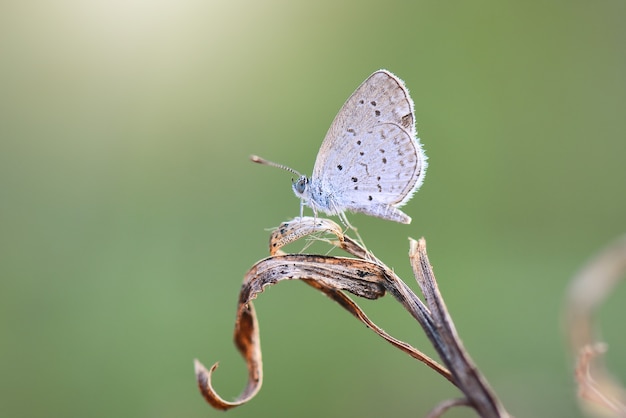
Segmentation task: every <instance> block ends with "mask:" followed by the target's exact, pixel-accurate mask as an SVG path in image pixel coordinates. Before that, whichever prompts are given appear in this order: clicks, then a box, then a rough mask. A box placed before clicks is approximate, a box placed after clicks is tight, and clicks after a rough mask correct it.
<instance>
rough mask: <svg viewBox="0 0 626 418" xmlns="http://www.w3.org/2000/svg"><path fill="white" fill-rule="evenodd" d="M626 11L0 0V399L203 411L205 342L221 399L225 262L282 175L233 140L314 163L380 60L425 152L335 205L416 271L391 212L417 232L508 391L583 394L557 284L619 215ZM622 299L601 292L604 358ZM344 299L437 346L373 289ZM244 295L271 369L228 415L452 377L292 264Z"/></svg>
mask: <svg viewBox="0 0 626 418" xmlns="http://www.w3.org/2000/svg"><path fill="white" fill-rule="evenodd" d="M624 21H626V3H624V2H623V1H622V0H615V1H602V2H594V1H577V0H575V1H554V0H551V1H529V2H500V1H473V2H437V1H412V2H401V1H387V2H380V1H378V2H374V1H347V2H336V1H318V2H290V1H276V0H269V1H263V2H259V1H250V0H242V1H225V0H223V1H222V0H219V1H216V0H214V1H199V0H157V1H147V0H124V1H121V0H113V1H86V0H85V1H79V0H60V1H55V2H45V1H39V2H21V1H11V0H9V1H4V2H2V3H1V5H0V59H1V62H0V63H1V66H0V106H1V108H0V376H1V377H0V416H3V417H44V416H45V417H114V416H120V417H121V416H124V417H126V416H127V417H210V416H221V414H222V413H221V412H218V411H214V410H213V409H211V408H210V407H209V405H207V404H206V403H205V402H204V400H203V399H202V398H201V396H200V394H199V393H198V390H197V388H196V385H195V379H194V374H193V363H192V360H193V359H194V358H195V357H197V358H199V359H200V360H201V361H202V362H204V363H205V364H206V365H207V366H208V365H210V364H212V363H213V362H215V361H220V364H221V366H220V368H219V369H218V370H217V372H216V374H215V381H214V383H215V385H216V387H217V389H218V390H219V391H220V392H221V394H222V395H223V396H224V397H226V398H227V399H232V398H234V397H235V396H236V395H237V394H238V393H239V392H240V391H241V390H242V389H243V387H244V384H245V379H246V371H245V366H244V364H243V362H242V360H241V359H240V357H239V356H238V354H237V352H236V350H235V348H234V346H233V344H232V331H233V323H234V317H235V308H236V302H237V296H238V291H239V287H240V284H241V280H242V278H243V275H244V273H245V272H246V271H247V269H248V268H249V267H250V266H251V265H252V264H253V263H254V262H256V261H257V260H259V259H261V258H263V257H265V256H266V255H267V248H266V246H267V239H268V230H267V229H268V228H270V227H272V226H275V225H277V224H279V223H280V222H281V221H284V220H287V219H289V218H291V217H293V216H296V215H297V214H298V213H299V203H298V201H297V200H296V198H295V197H294V196H293V194H292V192H291V190H290V174H288V173H285V172H281V171H280V170H276V169H272V168H266V167H260V166H257V165H254V164H252V163H250V162H249V161H248V156H249V155H250V154H253V153H255V154H260V155H262V156H264V157H266V158H268V159H272V160H275V161H278V162H280V163H283V164H287V165H289V166H291V167H293V168H295V169H297V170H299V171H301V172H305V173H310V172H311V170H312V167H313V163H314V160H315V156H316V154H317V150H318V148H319V146H320V144H321V142H322V139H323V137H324V134H325V133H326V130H327V128H328V126H329V125H330V123H331V121H332V119H333V117H334V115H335V114H336V112H337V111H338V110H339V108H340V106H341V105H342V104H343V102H344V101H345V100H346V99H347V98H348V96H349V95H350V94H351V93H352V91H353V90H354V89H355V88H356V87H357V86H358V85H359V84H360V83H361V82H362V81H363V80H364V79H365V78H366V77H367V76H368V75H369V74H370V73H372V72H373V71H375V70H377V69H379V68H387V69H389V70H391V71H393V72H394V73H396V74H397V75H398V76H399V77H401V78H402V79H404V80H405V82H406V84H407V86H408V87H409V89H410V91H411V93H412V96H413V99H414V100H415V108H416V115H417V117H416V119H417V122H418V131H419V134H420V137H421V139H422V142H423V143H424V144H425V149H426V152H427V154H428V156H429V159H430V167H429V170H428V173H427V176H426V181H425V183H424V185H423V187H422V189H421V190H420V191H419V192H418V193H417V195H416V196H415V197H414V198H413V200H412V201H411V202H410V203H409V204H408V205H407V206H406V207H405V211H406V212H407V213H408V214H409V215H410V216H412V217H413V223H412V224H411V225H409V226H407V225H399V224H393V223H391V222H385V221H382V220H378V219H370V218H367V217H364V216H359V215H353V216H351V217H350V219H351V221H352V222H353V223H354V224H355V225H357V226H358V227H359V231H360V233H361V235H362V236H363V238H364V239H365V241H366V243H367V244H368V246H369V248H370V249H371V250H373V251H374V252H375V254H376V255H377V256H378V257H379V258H381V259H383V260H384V261H385V262H386V263H387V264H388V265H390V266H393V267H394V268H395V270H396V272H398V274H399V275H400V276H401V277H403V278H405V280H406V281H408V282H409V283H411V285H412V286H413V284H414V281H413V279H412V276H411V273H410V267H409V264H408V260H407V252H408V241H407V237H409V236H412V237H415V238H419V237H421V236H424V237H426V239H427V241H428V248H429V255H430V258H431V262H432V264H433V266H434V269H435V273H436V275H437V278H438V280H439V284H440V287H441V290H442V292H443V295H444V297H445V299H446V302H447V304H448V306H449V308H450V310H451V313H452V315H453V317H454V319H455V321H456V325H457V328H458V330H459V333H460V334H461V337H462V338H463V341H464V343H465V345H466V347H467V349H468V350H469V352H470V353H471V355H472V357H473V358H474V360H475V361H476V362H477V364H478V365H479V367H480V368H481V370H482V371H483V372H484V373H485V375H486V377H487V379H488V380H489V382H490V383H491V385H492V386H493V387H494V389H495V391H496V392H497V394H498V395H499V396H500V397H501V399H502V401H503V402H504V404H505V406H506V407H507V408H508V410H509V411H510V412H511V413H513V414H514V415H515V416H518V417H534V416H551V417H554V416H568V417H575V416H581V414H580V412H578V409H577V405H576V399H575V386H574V383H573V377H572V370H571V369H572V360H571V358H570V357H569V356H568V355H567V353H566V350H565V347H564V342H563V332H562V329H561V309H562V306H563V298H564V294H565V291H566V288H567V283H568V281H569V279H570V277H571V276H572V275H573V274H574V273H575V272H576V271H577V270H578V269H579V268H580V267H581V266H582V265H583V263H584V262H585V261H586V260H588V259H589V258H590V257H591V256H592V255H593V254H595V253H596V252H597V251H599V250H600V249H601V248H602V247H604V246H605V245H606V244H608V243H609V242H611V241H612V240H613V239H615V238H616V237H618V236H619V235H621V234H622V233H624V232H625V230H626V193H625V180H626V163H625V161H626V140H625V134H624V133H625V132H626V117H625V111H626V79H625V75H626V46H625V45H626V25H624ZM309 213H310V212H309ZM297 249H298V248H296V250H297ZM414 287H416V286H414ZM624 298H626V292H624V291H623V290H621V291H620V292H618V294H615V295H613V297H612V298H611V299H610V300H609V302H608V305H606V307H605V308H604V309H603V310H602V312H601V319H602V325H603V327H602V328H603V335H604V337H605V339H606V340H607V341H609V343H610V350H609V353H608V361H609V366H610V367H611V368H612V369H613V370H614V371H615V373H616V374H617V375H618V376H621V377H622V378H625V377H626V357H624V356H623V353H624V352H625V349H626V334H625V333H624V332H623V331H624V328H623V318H624V309H623V301H624ZM359 303H360V304H361V305H362V306H363V307H364V308H365V309H366V311H367V312H368V313H369V314H371V316H372V318H373V319H374V320H375V321H376V322H377V323H378V324H379V325H381V326H382V327H383V328H385V329H386V330H388V331H389V332H391V333H392V334H393V335H395V336H396V337H398V338H401V339H405V340H407V341H409V342H410V343H412V344H414V345H416V346H418V347H420V348H422V349H423V350H424V351H426V352H427V353H431V354H433V351H432V350H431V349H430V348H429V346H428V342H427V341H426V339H425V338H424V337H423V336H422V335H421V330H420V329H419V327H418V326H417V325H416V324H415V323H414V322H413V321H411V320H410V319H409V318H408V315H406V314H405V313H404V312H403V311H402V310H401V308H400V307H399V306H398V305H397V304H396V303H395V302H394V301H393V300H392V299H391V298H389V297H387V298H384V299H382V300H380V301H377V302H362V301H359ZM256 307H257V312H258V315H259V320H260V329H261V341H262V348H263V354H264V365H265V382H264V386H263V388H262V390H261V392H260V394H259V395H258V397H257V398H256V399H254V400H253V401H252V402H251V403H249V404H248V405H246V406H243V407H240V408H237V409H235V410H233V411H231V412H229V413H228V415H229V417H231V418H232V417H293V416H298V417H319V416H325V417H340V416H346V415H348V416H362V417H379V416H383V415H384V416H423V415H424V414H425V413H426V412H427V411H429V410H430V409H431V408H432V407H433V406H434V405H435V404H437V403H438V402H440V401H441V400H443V399H447V398H451V397H457V396H459V393H458V392H457V391H456V390H455V389H454V388H453V387H451V386H450V385H449V384H448V383H447V382H445V381H443V379H441V378H440V377H439V376H438V375H436V374H435V373H433V372H432V371H430V370H429V369H427V368H426V367H424V366H423V365H421V364H418V363H417V362H415V361H413V360H412V359H410V358H409V357H408V356H406V355H404V354H402V353H400V352H398V351H397V350H394V349H393V348H392V347H391V346H389V345H388V344H386V343H385V342H383V341H382V340H380V339H379V338H377V337H376V336H375V335H374V334H372V333H371V332H369V331H368V330H367V329H365V328H364V327H363V326H361V325H360V324H358V323H357V322H356V321H355V320H354V319H353V318H351V317H349V315H347V314H346V313H345V312H344V311H342V310H341V309H340V308H339V307H338V306H336V305H334V304H333V303H332V302H331V301H330V300H328V299H326V298H325V297H323V296H321V295H320V294H317V293H315V292H314V291H313V290H312V289H311V288H309V287H307V286H305V285H303V284H302V283H297V282H289V283H283V284H280V285H279V286H276V287H274V288H272V289H270V290H268V291H266V292H265V293H264V294H263V295H261V297H260V298H259V299H258V300H257V303H256ZM447 416H451V417H466V416H467V417H469V416H474V414H473V413H472V412H471V411H470V410H467V409H459V410H455V411H453V412H451V413H450V414H448V415H447Z"/></svg>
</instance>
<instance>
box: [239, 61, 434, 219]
mask: <svg viewBox="0 0 626 418" xmlns="http://www.w3.org/2000/svg"><path fill="white" fill-rule="evenodd" d="M251 159H252V161H254V162H257V163H260V164H265V165H271V166H275V167H279V168H283V169H285V170H288V171H290V172H292V173H294V174H296V175H297V176H298V177H299V178H298V179H297V180H295V181H294V182H293V184H292V188H293V191H294V193H295V194H296V196H297V197H299V198H300V199H301V207H300V216H302V205H305V204H306V205H308V206H310V207H311V208H312V209H313V211H314V213H315V214H316V215H317V212H318V211H321V212H324V213H326V214H328V215H338V216H339V217H340V219H341V220H342V221H343V222H344V223H345V224H346V225H350V224H349V223H348V220H347V219H346V216H345V211H350V212H360V213H364V214H366V215H370V216H375V217H377V218H382V219H387V220H390V221H395V222H400V223H404V224H408V223H411V218H410V217H409V216H408V215H407V214H405V213H404V212H402V211H401V210H400V209H399V208H400V207H401V206H402V205H404V204H405V203H406V202H408V201H409V200H410V199H411V197H413V194H414V193H415V191H416V190H417V189H418V188H419V187H420V186H421V185H422V183H423V181H424V175H425V173H426V167H427V161H426V155H425V154H424V151H423V149H422V145H421V144H420V142H419V138H417V132H416V130H415V116H414V110H413V101H412V100H411V97H410V96H409V92H408V90H407V88H406V86H405V85H404V83H403V82H402V80H400V79H399V78H398V77H396V76H395V75H393V74H391V73H390V72H389V71H386V70H379V71H376V72H375V73H374V74H372V75H371V76H369V77H368V78H367V79H366V80H365V81H364V82H363V84H361V85H360V86H359V88H357V89H356V91H355V92H354V93H353V94H352V96H350V98H349V99H348V100H347V101H346V103H345V104H344V105H343V106H342V108H341V110H339V113H338V114H337V116H335V120H334V121H333V123H332V125H331V126H330V129H329V130H328V133H327V134H326V138H325V139H324V142H323V143H322V146H321V148H320V150H319V153H318V154H317V159H316V160H315V167H314V168H313V175H312V176H311V178H308V177H306V176H303V175H301V174H300V173H298V172H297V171H295V170H293V169H291V168H289V167H286V166H283V165H279V164H276V163H273V162H271V161H267V160H264V159H262V158H260V157H258V156H252V157H251Z"/></svg>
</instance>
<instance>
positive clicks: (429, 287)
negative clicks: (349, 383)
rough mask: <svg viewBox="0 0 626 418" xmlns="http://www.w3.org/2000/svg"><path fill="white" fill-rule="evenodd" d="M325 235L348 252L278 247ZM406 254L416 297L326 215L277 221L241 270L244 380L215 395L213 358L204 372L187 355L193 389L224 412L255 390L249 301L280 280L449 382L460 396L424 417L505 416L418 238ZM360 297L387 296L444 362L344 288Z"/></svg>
mask: <svg viewBox="0 0 626 418" xmlns="http://www.w3.org/2000/svg"><path fill="white" fill-rule="evenodd" d="M320 234H331V235H332V236H334V238H333V241H330V240H327V242H328V243H329V244H331V245H333V246H336V247H337V248H340V249H342V250H343V251H345V252H346V253H348V254H349V255H350V256H351V257H335V256H329V255H314V254H284V253H283V252H282V250H281V248H282V247H283V246H285V245H287V244H289V243H292V242H294V241H296V240H299V239H301V238H305V237H314V236H319V235H320ZM409 259H410V262H411V266H412V268H413V272H414V275H415V278H416V280H417V282H418V284H419V287H420V289H421V291H422V293H423V295H424V302H423V301H422V300H421V299H420V298H418V297H417V295H416V294H415V293H414V292H413V291H412V290H411V289H410V288H409V287H408V286H407V285H406V284H405V283H404V282H403V281H402V280H401V279H400V278H399V277H398V276H397V275H396V274H395V273H394V272H393V270H391V269H390V268H389V267H387V266H386V265H385V264H384V263H383V262H381V261H380V260H378V259H377V258H376V257H375V256H374V255H373V254H372V253H371V252H369V251H367V250H366V249H365V248H363V247H362V246H361V245H359V244H358V243H357V242H355V241H354V240H352V239H351V238H350V237H348V236H346V235H344V234H343V233H342V230H341V228H340V227H339V226H338V225H337V224H336V223H334V222H332V221H330V220H328V219H321V218H311V217H304V218H296V219H294V220H293V221H290V222H287V223H284V224H282V225H281V226H280V227H278V228H277V229H276V230H275V231H274V232H273V233H272V235H271V238H270V257H269V258H266V259H264V260H261V261H259V262H257V263H256V264H255V265H254V266H252V268H251V269H250V270H249V271H248V272H247V274H246V275H245V277H244V282H243V285H242V288H241V292H240V294H239V306H238V309H237V317H236V324H235V335H234V338H235V344H236V346H237V348H238V350H239V352H240V353H241V355H242V357H243V358H244V360H245V361H246V364H247V368H248V383H247V385H246V387H245V389H244V390H243V392H242V393H241V394H240V395H239V396H238V397H237V398H236V399H235V400H233V401H227V400H225V399H223V398H222V397H220V396H219V395H218V394H217V392H216V391H215V390H214V388H213V386H212V384H211V378H212V375H213V372H214V371H215V369H216V368H217V363H215V364H214V365H213V366H212V367H211V368H210V369H208V370H207V369H206V368H205V367H204V366H203V365H202V363H200V362H199V361H198V360H195V370H196V377H197V381H198V386H199V388H200V392H201V393H202V395H203V396H204V398H205V399H206V400H207V401H208V402H209V403H210V404H211V405H212V406H213V407H215V408H217V409H222V410H227V409H230V408H233V407H235V406H239V405H242V404H244V403H246V402H248V401H249V400H250V399H252V398H253V397H254V396H255V395H256V394H257V393H258V391H259V389H260V388H261V384H262V381H263V366H262V359H261V346H260V341H259V333H258V324H257V318H256V314H255V311H254V306H253V303H252V300H253V299H255V298H256V297H257V296H258V295H259V293H261V292H262V291H263V289H265V288H266V287H267V286H271V285H274V284H276V283H278V282H280V281H283V280H302V281H304V282H305V283H307V284H308V285H310V286H311V287H313V288H315V289H317V290H319V291H321V292H323V293H324V294H325V295H327V296H328V297H330V298H331V299H332V300H334V301H335V302H337V303H338V304H339V305H340V306H342V307H343V308H344V309H346V310H347V311H348V312H349V313H351V314H352V315H353V316H354V317H356V318H357V319H358V320H359V321H361V322H362V323H364V324H365V325H366V326H367V327H368V328H369V329H371V330H372V331H374V332H375V333H376V334H378V335H379V336H380V337H382V338H384V339H385V340H386V341H388V342H389V343H390V344H392V345H393V346H394V347H396V348H398V349H400V350H402V351H403V352H405V353H407V354H408V355H410V356H411V357H413V358H414V359H417V360H419V361H421V362H423V363H424V364H426V365H427V366H428V367H430V368H431V369H433V370H434V371H436V372H437V373H439V374H440V375H441V376H442V377H444V378H446V379H447V380H448V381H450V382H451V383H452V384H453V385H455V386H457V387H458V389H459V390H460V391H461V393H462V398H460V399H455V400H447V401H444V402H442V403H441V404H440V405H438V406H436V407H435V408H434V409H433V410H432V412H431V414H430V416H431V417H436V416H440V415H441V414H443V413H444V412H445V411H446V410H447V409H448V408H450V407H453V406H458V405H464V406H470V407H472V408H474V410H475V411H476V412H477V414H478V415H480V416H482V417H508V416H509V415H508V413H507V412H506V410H505V409H504V407H503V406H502V404H501V403H500V401H499V400H498V398H497V397H496V396H495V394H494V393H493V391H492V390H491V389H490V387H489V385H488V384H487V381H486V380H485V378H484V377H483V376H482V374H481V373H480V372H479V370H478V368H477V367H476V365H475V364H474V363H473V362H472V360H471V358H470V357H469V355H468V354H467V352H466V351H465V349H464V348H463V345H462V343H461V340H460V338H459V337H458V335H457V333H456V330H455V328H454V324H453V323H452V319H451V318H450V316H449V314H448V311H447V309H446V306H445V303H444V301H443V298H442V297H441V294H440V293H439V289H438V287H437V282H436V281H435V276H434V274H433V271H432V268H431V265H430V263H429V261H428V257H427V254H426V242H425V240H424V239H423V238H422V239H420V240H419V241H414V240H410V251H409ZM346 292H347V293H350V294H352V295H354V296H358V297H363V298H367V299H378V298H380V297H382V296H384V295H385V293H389V294H391V295H392V296H393V297H394V298H395V299H396V300H397V301H398V302H399V303H400V304H401V305H402V306H403V307H404V309H406V311H407V312H408V313H409V314H410V315H411V316H412V317H413V318H415V320H417V322H418V323H419V324H420V326H421V327H422V329H423V331H424V332H425V333H426V335H427V336H428V338H429V340H430V342H431V343H432V345H433V347H434V348H435V350H436V351H437V353H438V355H439V357H440V358H441V361H442V362H443V364H444V365H441V364H439V363H437V362H436V361H435V360H433V359H431V358H429V357H428V356H426V355H425V354H424V353H422V352H421V351H419V350H418V349H416V348H415V347H412V346H411V345H410V344H407V343H405V342H403V341H400V340H398V339H396V338H394V337H392V336H391V335H389V334H387V333H386V332H385V331H384V330H383V329H382V328H380V327H379V326H377V325H376V324H374V323H373V322H372V321H371V320H370V319H369V318H368V317H367V315H365V313H364V312H363V311H362V310H361V308H359V306H358V305H357V304H356V303H355V302H354V301H353V300H352V299H351V298H350V297H349V296H348V294H347V293H346Z"/></svg>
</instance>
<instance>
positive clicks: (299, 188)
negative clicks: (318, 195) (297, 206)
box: [293, 176, 307, 194]
mask: <svg viewBox="0 0 626 418" xmlns="http://www.w3.org/2000/svg"><path fill="white" fill-rule="evenodd" d="M306 183H307V178H306V177H304V176H302V177H300V178H299V179H298V181H296V182H295V183H294V184H293V188H294V190H295V191H296V192H298V193H299V194H302V193H304V189H306Z"/></svg>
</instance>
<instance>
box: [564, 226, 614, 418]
mask: <svg viewBox="0 0 626 418" xmlns="http://www.w3.org/2000/svg"><path fill="white" fill-rule="evenodd" d="M624 277H626V236H624V237H622V238H620V239H618V240H617V241H615V242H614V243H612V244H611V245H609V246H608V247H607V248H605V249H604V250H603V251H602V252H600V254H598V255H597V256H596V257H594V258H593V259H592V260H591V261H589V262H588V263H587V265H586V266H584V267H583V269H581V271H580V272H579V273H578V274H577V275H576V276H575V277H574V278H573V279H572V281H571V283H570V287H569V290H568V293H567V298H566V303H565V315H564V316H565V321H566V322H565V327H566V331H567V334H568V337H569V348H570V351H571V352H572V355H573V356H574V357H576V359H577V366H576V369H575V374H576V380H577V382H578V385H579V388H578V393H579V400H580V402H581V406H582V407H583V408H584V409H585V410H586V411H587V412H588V413H589V414H592V415H598V416H605V414H606V413H607V412H609V413H610V414H611V415H613V414H617V415H618V416H622V417H626V389H624V387H623V385H622V384H620V383H619V381H618V380H617V379H616V378H615V377H614V376H613V375H612V374H611V373H610V371H609V370H608V368H607V367H606V364H605V363H604V360H603V357H602V356H600V354H601V353H603V352H604V351H603V350H604V349H605V348H603V347H605V345H603V344H600V343H598V341H600V340H601V337H600V332H599V330H598V329H597V327H596V326H595V322H594V314H595V312H596V311H597V309H598V308H599V307H600V306H602V304H603V303H604V301H605V300H606V298H607V297H608V296H609V295H611V293H612V292H613V290H614V288H615V286H617V285H618V284H619V283H620V281H622V280H623V279H624Z"/></svg>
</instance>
